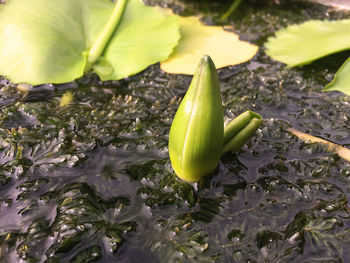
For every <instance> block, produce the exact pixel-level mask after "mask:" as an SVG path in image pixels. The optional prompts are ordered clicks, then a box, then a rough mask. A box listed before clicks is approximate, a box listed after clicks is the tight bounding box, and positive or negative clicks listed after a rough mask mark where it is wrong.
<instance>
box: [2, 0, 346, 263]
mask: <svg viewBox="0 0 350 263" xmlns="http://www.w3.org/2000/svg"><path fill="white" fill-rule="evenodd" d="M163 3H168V4H170V5H171V6H172V7H175V8H177V10H178V11H179V12H180V13H181V12H185V13H191V12H192V13H193V12H194V11H193V10H195V9H196V8H197V9H198V11H203V12H206V11H205V10H207V9H208V8H209V9H211V10H213V11H214V12H217V13H219V12H221V11H222V10H224V9H225V6H226V5H227V3H226V4H225V3H224V2H222V3H221V2H217V3H210V1H209V2H208V3H207V5H206V6H204V7H203V6H199V5H198V4H193V3H192V4H189V5H188V6H187V7H185V6H184V5H180V4H179V3H180V2H177V1H163ZM174 3H175V4H174ZM201 8H204V9H201ZM342 17H349V14H348V13H341V12H333V11H330V10H329V9H328V8H326V7H323V6H320V5H312V4H305V3H289V4H285V5H253V4H249V3H246V4H245V5H244V6H243V8H241V9H240V12H239V13H237V14H236V15H235V16H234V18H232V20H230V21H229V22H228V23H230V24H232V25H234V26H235V31H236V32H237V33H239V34H240V35H241V37H242V38H243V39H246V40H249V41H251V42H253V43H256V44H258V45H260V46H261V45H262V44H263V43H264V42H265V40H266V38H267V37H268V36H270V35H271V34H272V32H274V31H275V30H277V29H279V28H282V27H284V26H285V25H287V24H290V23H294V22H302V21H305V20H307V19H310V18H327V19H328V18H332V19H339V18H342ZM206 21H208V22H210V23H215V21H216V18H215V16H208V17H207V18H206ZM349 55H350V53H349V52H345V53H342V54H338V55H334V56H331V57H329V58H326V59H323V60H321V61H320V62H317V63H313V64H311V65H309V66H307V67H304V68H297V69H286V68H285V66H284V65H282V64H280V63H276V62H274V61H272V60H270V59H269V58H268V57H267V56H266V55H265V53H264V50H263V48H260V51H259V53H258V54H257V55H256V56H255V58H254V59H253V60H251V61H249V62H247V63H244V64H242V65H239V66H234V67H230V68H226V69H223V70H220V73H219V74H220V80H221V89H222V96H223V101H224V103H225V118H226V119H227V120H228V119H231V118H233V117H234V116H236V115H238V114H239V113H241V112H243V111H245V110H247V109H251V110H254V111H256V112H259V113H260V114H261V115H262V116H263V117H264V124H263V125H262V127H261V129H260V130H259V131H258V132H257V134H256V136H255V137H254V138H253V139H252V140H251V141H250V142H249V143H248V144H247V145H245V146H244V147H243V149H242V150H241V151H240V152H239V153H229V154H226V155H225V156H224V157H223V158H222V160H221V162H220V164H219V166H218V168H217V170H216V171H215V172H213V173H212V174H211V175H209V176H207V177H206V178H204V179H203V180H202V181H201V182H199V183H197V184H193V185H190V184H187V183H184V182H182V181H180V180H178V179H177V178H176V177H175V176H174V174H173V171H172V168H171V164H170V161H169V158H168V149H167V143H168V133H169V129H170V125H171V122H172V118H173V117H174V114H175V112H176V109H177V107H178V104H179V100H180V99H181V97H182V96H183V95H184V93H185V91H186V89H187V87H188V85H189V83H190V80H191V77H189V76H180V75H168V74H165V73H163V72H162V71H160V70H159V66H158V65H155V66H152V67H151V68H149V69H147V70H146V71H144V72H143V73H141V74H138V75H137V76H134V77H131V78H129V79H126V80H123V81H119V82H104V83H102V82H99V81H98V80H97V79H96V77H95V76H88V77H86V78H84V79H82V80H79V81H77V82H76V83H70V84H67V85H61V86H56V87H54V86H48V85H45V86H41V87H38V88H37V89H36V90H34V91H31V92H30V93H29V94H28V95H27V96H26V97H22V96H21V95H19V94H17V91H16V89H15V88H14V87H13V86H11V85H9V84H8V83H7V82H6V80H2V82H1V98H0V103H1V105H2V107H1V109H0V122H1V128H0V145H1V146H0V171H1V172H0V261H1V262H350V255H349V251H350V208H349V205H348V199H349V196H350V166H349V163H348V162H346V161H344V160H342V159H340V158H339V157H338V156H337V155H334V154H332V153H329V152H327V151H325V148H324V147H323V146H321V145H317V144H308V143H305V142H302V141H300V140H299V139H297V138H296V137H295V136H293V135H291V134H290V133H288V132H287V131H286V129H287V128H288V127H293V128H295V129H298V130H301V131H303V132H306V133H310V134H313V135H315V136H319V137H322V138H324V139H328V140H331V141H333V142H336V143H339V144H342V145H344V146H347V147H349V146H350V138H349V128H350V124H349V119H350V105H349V103H350V98H349V97H347V96H344V95H342V94H341V93H337V92H333V93H321V92H320V90H321V88H322V87H323V86H324V85H325V84H326V83H327V82H328V81H329V80H330V79H331V78H332V76H333V74H334V72H335V71H336V69H337V67H339V66H340V65H341V63H342V62H343V61H344V60H345V59H346V58H347V56H349ZM67 89H71V90H72V92H73V93H74V96H75V100H74V103H73V104H71V105H69V106H68V107H63V108H60V107H59V98H60V96H61V95H62V94H63V93H64V92H65V90H67Z"/></svg>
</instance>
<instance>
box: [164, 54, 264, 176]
mask: <svg viewBox="0 0 350 263" xmlns="http://www.w3.org/2000/svg"><path fill="white" fill-rule="evenodd" d="M261 123H262V118H261V116H260V115H259V114H257V113H255V112H252V111H246V112H244V113H242V114H241V115H239V116H238V117H237V118H235V119H234V120H232V121H231V122H230V123H229V124H228V125H227V126H226V127H225V128H224V116H223V109H222V103H221V95H220V86H219V80H218V75H217V72H216V68H215V65H214V63H213V61H212V60H211V58H210V57H209V56H204V57H203V58H202V59H201V61H200V62H199V65H198V67H197V70H196V73H195V74H194V76H193V79H192V82H191V85H190V87H189V89H188V91H187V93H186V95H185V97H184V99H183V100H182V102H181V104H180V106H179V109H178V110H177V112H176V115H175V118H174V121H173V124H172V125H171V128H170V135H169V155H170V160H171V164H172V166H173V168H174V170H175V173H176V175H177V176H178V177H180V178H181V179H182V180H184V181H187V182H191V183H192V182H196V181H199V179H200V178H201V177H202V176H203V175H206V174H208V173H210V172H211V171H213V170H214V169H215V168H216V166H217V165H218V163H219V160H220V157H221V155H222V154H224V153H225V152H227V151H238V150H239V149H240V148H241V147H242V146H243V145H244V143H246V142H247V141H248V140H249V139H250V137H252V136H253V135H254V134H255V132H256V130H257V129H258V128H259V126H260V125H261Z"/></svg>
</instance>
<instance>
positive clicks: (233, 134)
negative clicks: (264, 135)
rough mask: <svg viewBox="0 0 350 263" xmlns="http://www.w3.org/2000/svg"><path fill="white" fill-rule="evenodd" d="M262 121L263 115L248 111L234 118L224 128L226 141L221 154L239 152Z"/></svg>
mask: <svg viewBox="0 0 350 263" xmlns="http://www.w3.org/2000/svg"><path fill="white" fill-rule="evenodd" d="M261 123H262V117H261V116H260V115H259V114H257V113H255V112H253V111H249V110H248V111H246V112H243V113H242V114H240V115H239V116H237V117H236V118H234V119H233V120H232V121H231V122H230V123H229V124H227V125H226V126H225V129H224V143H223V147H222V151H221V154H224V153H226V152H228V151H233V152H237V151H238V150H239V149H240V148H241V147H242V146H243V145H244V144H245V143H246V142H247V141H248V140H249V139H250V138H251V137H252V136H254V134H255V132H256V130H257V129H258V128H259V126H260V125H261Z"/></svg>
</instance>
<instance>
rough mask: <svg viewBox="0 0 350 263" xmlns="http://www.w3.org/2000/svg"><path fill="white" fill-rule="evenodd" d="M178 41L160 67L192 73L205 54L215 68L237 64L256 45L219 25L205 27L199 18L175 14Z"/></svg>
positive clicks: (253, 50) (252, 54)
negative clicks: (178, 23) (179, 32)
mask: <svg viewBox="0 0 350 263" xmlns="http://www.w3.org/2000/svg"><path fill="white" fill-rule="evenodd" d="M177 17H178V20H179V22H180V31H181V41H180V43H179V45H178V46H177V47H176V48H175V51H174V53H172V54H171V56H170V58H169V59H168V60H166V61H165V62H162V63H161V69H162V70H164V71H165V72H168V73H176V74H194V72H195V70H196V63H197V61H199V60H200V59H201V57H202V56H203V55H204V54H206V55H209V56H211V58H212V59H213V61H214V63H215V65H216V67H217V68H222V67H226V66H229V65H236V64H240V63H243V62H245V61H247V60H249V59H251V58H252V57H253V56H254V55H255V54H256V52H257V50H258V47H257V46H255V45H252V44H249V43H247V42H244V41H241V40H239V36H238V35H236V34H234V33H232V32H227V31H225V30H223V28H222V27H220V26H205V25H203V24H202V23H201V22H200V21H199V18H198V17H181V16H177Z"/></svg>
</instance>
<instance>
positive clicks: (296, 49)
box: [265, 19, 350, 67]
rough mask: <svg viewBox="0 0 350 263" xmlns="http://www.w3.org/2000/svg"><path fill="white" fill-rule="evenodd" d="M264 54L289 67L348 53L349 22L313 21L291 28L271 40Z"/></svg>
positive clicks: (266, 45)
mask: <svg viewBox="0 0 350 263" xmlns="http://www.w3.org/2000/svg"><path fill="white" fill-rule="evenodd" d="M265 47H266V48H267V50H266V53H267V54H268V55H269V56H271V57H272V58H273V59H275V60H278V61H281V62H283V63H285V64H287V65H288V66H290V67H293V66H297V65H302V64H307V63H309V62H312V61H314V60H316V59H318V58H321V57H323V56H326V55H329V54H332V53H336V52H339V51H342V50H346V49H350V19H344V20H339V21H319V20H312V21H308V22H305V23H303V24H301V25H292V26H289V27H287V28H286V29H282V30H280V31H278V32H277V33H276V36H275V37H270V38H269V39H268V42H267V43H266V44H265Z"/></svg>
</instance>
